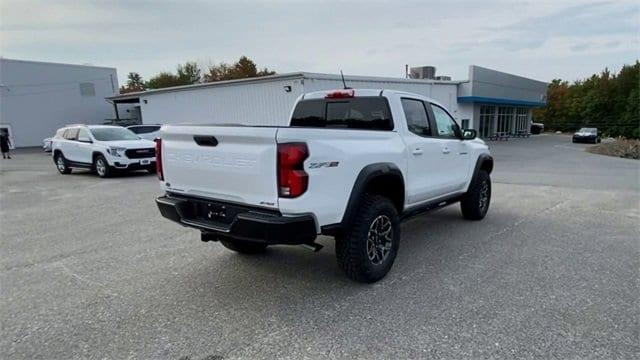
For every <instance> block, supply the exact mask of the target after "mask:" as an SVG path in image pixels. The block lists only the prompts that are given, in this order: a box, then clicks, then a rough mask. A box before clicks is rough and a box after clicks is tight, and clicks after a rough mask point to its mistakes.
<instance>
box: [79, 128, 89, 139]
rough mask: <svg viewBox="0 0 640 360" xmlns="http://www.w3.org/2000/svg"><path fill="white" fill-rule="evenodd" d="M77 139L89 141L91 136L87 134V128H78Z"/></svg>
mask: <svg viewBox="0 0 640 360" xmlns="http://www.w3.org/2000/svg"><path fill="white" fill-rule="evenodd" d="M78 140H79V141H91V136H89V130H87V129H84V128H82V129H80V131H78Z"/></svg>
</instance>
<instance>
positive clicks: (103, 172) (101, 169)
mask: <svg viewBox="0 0 640 360" xmlns="http://www.w3.org/2000/svg"><path fill="white" fill-rule="evenodd" d="M93 170H94V171H95V172H96V174H97V175H98V176H100V177H101V178H108V177H110V176H111V175H113V169H112V168H111V166H109V163H108V162H107V159H105V158H104V156H103V155H98V156H96V158H95V160H94V161H93Z"/></svg>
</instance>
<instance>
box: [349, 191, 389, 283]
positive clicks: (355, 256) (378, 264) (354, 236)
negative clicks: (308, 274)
mask: <svg viewBox="0 0 640 360" xmlns="http://www.w3.org/2000/svg"><path fill="white" fill-rule="evenodd" d="M399 246H400V219H399V217H398V212H397V211H396V208H395V206H393V203H391V201H390V200H389V199H388V198H386V197H384V196H380V195H370V194H366V195H365V197H364V199H363V201H362V205H361V206H360V208H359V209H358V213H357V215H356V217H355V219H354V221H353V222H352V223H351V225H350V227H349V229H347V230H346V232H345V234H344V235H342V236H339V237H337V238H336V258H337V260H338V266H340V267H341V268H342V270H344V272H345V273H346V274H347V276H348V277H349V278H351V279H353V280H356V281H359V282H365V283H372V282H375V281H378V280H380V279H382V278H383V277H384V276H385V275H386V274H387V273H388V272H389V270H390V269H391V266H392V265H393V262H394V260H395V258H396V255H397V254H398V247H399Z"/></svg>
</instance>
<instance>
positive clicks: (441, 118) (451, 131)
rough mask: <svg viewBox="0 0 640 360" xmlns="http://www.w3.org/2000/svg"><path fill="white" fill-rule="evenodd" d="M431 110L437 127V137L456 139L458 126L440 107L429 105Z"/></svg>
mask: <svg viewBox="0 0 640 360" xmlns="http://www.w3.org/2000/svg"><path fill="white" fill-rule="evenodd" d="M431 110H432V111H433V116H434V117H435V119H436V126H437V127H438V136H442V137H451V138H457V137H459V136H458V125H457V124H456V122H455V121H454V120H453V118H452V117H451V116H449V114H448V113H447V112H446V111H445V110H444V109H443V108H441V107H440V106H437V105H434V104H431Z"/></svg>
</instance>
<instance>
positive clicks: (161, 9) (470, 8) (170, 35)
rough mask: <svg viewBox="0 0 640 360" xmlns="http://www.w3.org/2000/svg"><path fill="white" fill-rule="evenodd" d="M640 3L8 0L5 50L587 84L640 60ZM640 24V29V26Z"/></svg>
mask: <svg viewBox="0 0 640 360" xmlns="http://www.w3.org/2000/svg"><path fill="white" fill-rule="evenodd" d="M638 16H639V6H638V4H637V3H636V2H635V1H633V0H630V1H627V0H624V1H615V2H596V3H585V2H584V1H528V2H526V1H521V2H513V1H498V0H496V1H431V2H423V1H406V2H404V1H374V2H371V1H350V2H334V1H323V2H321V3H317V2H314V3H306V2H300V1H276V2H267V1H259V2H251V1H242V2H238V1H228V2H222V1H215V2H203V1H181V2H173V1H119V2H102V1H95V2H93V1H91V2H86V1H85V2H75V1H59V2H44V1H13V0H2V1H0V50H1V51H0V53H1V54H2V55H3V56H6V57H10V58H24V59H34V60H43V61H57V62H69V63H93V64H96V65H106V66H115V67H117V68H118V73H119V75H120V78H121V80H122V79H124V78H125V75H126V73H128V72H129V71H137V72H139V73H140V74H142V75H143V77H149V76H151V75H153V74H155V73H157V72H159V71H162V70H174V69H175V67H176V65H177V64H178V63H181V62H184V61H188V60H196V61H198V62H199V63H201V64H207V63H210V62H213V63H217V62H220V61H226V62H231V61H234V60H235V59H237V58H238V57H239V56H241V55H247V56H249V57H250V58H252V59H254V60H255V61H256V62H257V63H258V65H259V66H268V67H269V68H273V69H275V70H277V71H279V72H289V71H298V70H304V71H316V72H331V73H335V72H337V71H338V70H339V69H343V70H344V71H345V72H346V73H351V74H365V75H383V76H401V75H402V73H403V71H404V64H406V63H409V64H411V65H424V64H430V65H435V66H437V67H438V72H439V73H441V74H449V75H453V77H454V78H464V77H466V75H467V74H466V71H467V65H469V64H478V65H483V66H487V67H492V68H496V69H500V70H504V71H509V72H514V73H517V74H521V75H524V76H531V77H535V78H538V79H541V80H550V79H552V78H557V77H561V78H566V79H575V78H579V77H586V76H589V75H590V74H592V73H594V72H598V71H600V70H601V69H602V68H604V67H605V66H607V67H609V68H611V69H616V68H618V67H620V66H621V65H622V64H624V63H631V62H633V61H635V59H636V58H637V57H638V33H637V24H638V23H639V20H640V19H639V18H638ZM634 30H635V31H634Z"/></svg>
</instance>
